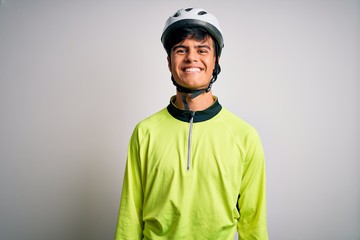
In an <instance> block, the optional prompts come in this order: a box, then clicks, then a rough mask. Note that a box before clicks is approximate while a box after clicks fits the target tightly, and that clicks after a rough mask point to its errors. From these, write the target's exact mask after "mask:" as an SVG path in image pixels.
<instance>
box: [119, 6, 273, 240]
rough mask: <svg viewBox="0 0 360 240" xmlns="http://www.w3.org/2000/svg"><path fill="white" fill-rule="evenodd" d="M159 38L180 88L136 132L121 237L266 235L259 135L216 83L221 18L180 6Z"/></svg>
mask: <svg viewBox="0 0 360 240" xmlns="http://www.w3.org/2000/svg"><path fill="white" fill-rule="evenodd" d="M161 40H162V43H163V45H164V47H165V49H166V51H167V54H168V67H169V70H170V72H171V75H172V76H171V78H172V81H173V83H174V85H175V86H176V89H177V93H176V96H173V97H172V98H171V100H170V103H169V105H168V106H167V108H164V109H162V110H161V111H159V112H158V113H156V114H154V115H152V116H150V117H149V118H147V119H145V120H143V121H141V122H140V123H139V124H138V125H137V126H136V128H135V130H134V132H133V135H132V137H131V140H130V144H129V149H128V159H127V164H126V169H125V177H124V183H123V189H122V196H121V203H120V210H119V220H118V226H117V231H116V239H117V240H120V239H124V240H125V239H126V240H129V239H186V240H192V239H206V240H209V239H221V240H223V239H225V240H226V239H229V240H230V239H234V236H235V232H236V230H238V233H239V239H261V240H266V239H268V235H267V225H266V202H265V201H266V200H265V199H266V198H265V164H264V154H263V150H262V145H261V141H260V138H259V136H258V134H257V132H256V130H255V129H254V128H253V127H251V126H250V125H249V124H247V123H246V122H244V121H243V120H242V119H240V118H239V117H237V116H235V115H234V114H232V113H230V112H229V111H228V110H227V109H225V108H223V107H222V106H221V105H220V103H219V101H218V99H217V98H216V97H215V96H213V95H212V91H211V87H212V84H213V83H214V82H215V80H216V79H217V75H218V74H219V73H220V66H219V57H220V54H221V50H222V47H223V46H224V44H223V37H222V34H221V30H220V27H219V24H218V22H217V20H216V18H215V17H214V16H213V15H212V14H210V13H208V12H207V11H205V10H204V9H198V8H186V9H180V10H179V11H177V12H176V13H175V14H174V15H173V16H171V17H170V18H169V19H168V21H167V22H166V25H165V28H164V32H163V34H162V37H161Z"/></svg>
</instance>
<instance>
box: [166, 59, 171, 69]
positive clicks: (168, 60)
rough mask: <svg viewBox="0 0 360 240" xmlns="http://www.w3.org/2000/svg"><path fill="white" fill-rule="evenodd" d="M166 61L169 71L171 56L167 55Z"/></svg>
mask: <svg viewBox="0 0 360 240" xmlns="http://www.w3.org/2000/svg"><path fill="white" fill-rule="evenodd" d="M166 59H167V62H168V68H169V71H170V72H171V58H170V57H169V56H167V58H166Z"/></svg>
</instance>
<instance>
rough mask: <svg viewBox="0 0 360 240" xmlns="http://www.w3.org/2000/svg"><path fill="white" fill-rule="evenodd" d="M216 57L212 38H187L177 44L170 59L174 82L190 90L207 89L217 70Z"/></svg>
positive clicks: (169, 64) (169, 63)
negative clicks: (215, 69)
mask: <svg viewBox="0 0 360 240" xmlns="http://www.w3.org/2000/svg"><path fill="white" fill-rule="evenodd" d="M215 63H216V57H215V49H214V42H213V40H212V38H211V37H205V38H204V39H203V40H197V39H194V38H186V39H185V40H184V41H182V42H180V43H178V44H175V45H174V46H173V48H172V49H171V54H170V56H169V57H168V66H169V70H170V72H171V73H172V76H173V77H174V80H175V81H176V82H177V83H178V84H179V85H180V86H182V87H185V88H189V89H203V88H207V87H208V85H209V82H210V80H211V77H212V74H213V70H214V68H215Z"/></svg>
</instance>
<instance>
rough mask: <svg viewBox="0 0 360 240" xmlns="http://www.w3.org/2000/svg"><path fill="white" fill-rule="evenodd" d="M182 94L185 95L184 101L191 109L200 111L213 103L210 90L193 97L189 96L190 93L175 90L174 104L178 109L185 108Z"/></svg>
mask: <svg viewBox="0 0 360 240" xmlns="http://www.w3.org/2000/svg"><path fill="white" fill-rule="evenodd" d="M183 96H186V102H187V104H188V107H189V109H190V110H191V111H202V110H205V109H207V108H208V107H210V106H211V105H212V104H213V103H214V98H213V95H212V91H210V92H207V93H202V94H200V95H199V96H197V97H195V98H191V94H187V93H181V92H176V99H175V102H174V104H175V106H176V107H178V108H180V109H183V110H184V109H185V106H184V103H183Z"/></svg>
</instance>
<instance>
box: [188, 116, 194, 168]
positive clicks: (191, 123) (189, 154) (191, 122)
mask: <svg viewBox="0 0 360 240" xmlns="http://www.w3.org/2000/svg"><path fill="white" fill-rule="evenodd" d="M194 116H195V112H191V118H190V122H189V123H190V128H189V138H188V154H187V166H186V170H188V171H190V163H191V161H190V159H191V139H192V128H193V123H194Z"/></svg>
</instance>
